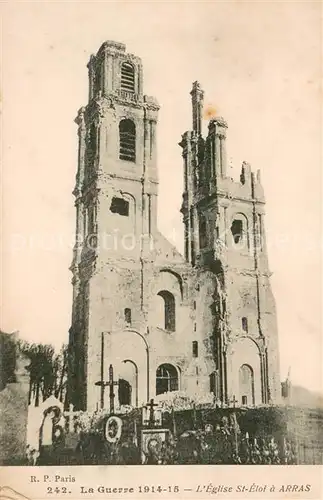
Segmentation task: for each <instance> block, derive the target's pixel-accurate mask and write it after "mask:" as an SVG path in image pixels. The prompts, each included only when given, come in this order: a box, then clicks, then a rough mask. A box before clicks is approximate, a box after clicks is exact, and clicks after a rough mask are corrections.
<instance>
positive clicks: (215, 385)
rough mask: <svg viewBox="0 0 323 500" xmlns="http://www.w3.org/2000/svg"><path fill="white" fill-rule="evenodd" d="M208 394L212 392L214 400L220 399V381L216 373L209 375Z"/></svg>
mask: <svg viewBox="0 0 323 500" xmlns="http://www.w3.org/2000/svg"><path fill="white" fill-rule="evenodd" d="M210 392H213V394H214V396H215V398H216V399H220V381H219V374H218V372H217V371H214V372H212V373H211V374H210Z"/></svg>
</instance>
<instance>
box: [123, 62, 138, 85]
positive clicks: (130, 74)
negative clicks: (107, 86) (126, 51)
mask: <svg viewBox="0 0 323 500" xmlns="http://www.w3.org/2000/svg"><path fill="white" fill-rule="evenodd" d="M121 90H125V91H126V92H134V91H135V68H134V66H133V65H132V64H131V63H130V62H123V63H122V64H121Z"/></svg>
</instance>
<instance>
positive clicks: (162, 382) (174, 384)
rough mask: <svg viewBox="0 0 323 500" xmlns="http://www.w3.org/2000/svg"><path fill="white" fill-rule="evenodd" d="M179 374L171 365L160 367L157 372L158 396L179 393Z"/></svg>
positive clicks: (166, 364) (165, 364)
mask: <svg viewBox="0 0 323 500" xmlns="http://www.w3.org/2000/svg"><path fill="white" fill-rule="evenodd" d="M178 389H179V372H178V370H177V368H176V367H175V366H174V365H172V364H170V363H163V364H162V365H159V367H158V368H157V370H156V396H158V395H159V394H164V393H165V392H172V391H178Z"/></svg>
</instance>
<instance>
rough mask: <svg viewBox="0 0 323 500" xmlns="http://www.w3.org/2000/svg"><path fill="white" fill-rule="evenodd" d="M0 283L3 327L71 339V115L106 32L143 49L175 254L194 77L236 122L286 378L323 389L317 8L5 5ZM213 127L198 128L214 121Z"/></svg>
mask: <svg viewBox="0 0 323 500" xmlns="http://www.w3.org/2000/svg"><path fill="white" fill-rule="evenodd" d="M1 11H2V15H3V20H2V29H3V49H2V62H3V78H2V85H3V107H2V111H3V132H4V135H3V137H4V140H3V148H2V150H3V159H4V168H3V193H2V208H3V216H4V219H3V246H4V258H3V277H4V279H3V282H2V303H3V304H2V305H3V307H2V317H1V326H2V328H3V329H5V330H6V331H12V330H19V331H20V333H21V336H22V337H23V338H27V339H29V340H32V341H38V342H39V341H42V342H51V343H54V344H55V346H59V345H60V343H61V342H63V341H67V335H68V329H69V327H70V321H71V300H72V287H71V284H70V279H71V274H70V272H69V270H68V267H69V265H70V263H71V258H72V245H73V238H74V229H75V213H74V206H73V203H74V199H73V196H72V190H73V187H74V180H75V173H76V167H77V127H76V125H75V123H74V118H75V116H76V112H77V110H78V109H79V108H80V107H81V106H82V105H85V104H86V100H87V92H88V89H87V85H88V80H87V78H88V76H87V68H86V64H87V62H88V60H89V57H90V55H91V53H95V52H96V51H97V50H98V48H99V47H100V45H101V44H102V43H103V42H104V41H105V40H107V39H110V40H116V41H121V42H124V43H125V44H126V45H127V50H128V51H129V52H131V53H134V54H136V55H138V56H140V57H141V58H142V61H143V65H144V91H145V93H146V94H148V95H153V96H156V97H157V99H158V101H159V103H160V105H161V110H160V119H159V125H158V165H159V172H160V189H159V193H160V196H159V227H160V229H161V230H162V231H163V232H164V234H165V235H166V236H171V237H173V238H174V235H175V240H176V241H175V244H176V245H177V246H178V247H179V249H181V248H182V233H183V231H182V223H181V217H180V213H179V208H180V204H181V195H182V158H181V149H180V147H179V146H178V142H179V140H180V137H181V134H182V133H183V132H184V131H185V130H188V129H190V128H191V109H190V96H189V92H190V90H191V85H192V82H193V81H194V80H199V81H200V83H201V85H202V88H203V89H204V90H205V103H206V105H208V106H212V107H213V108H215V109H216V112H217V113H218V114H219V115H222V116H224V118H225V119H226V120H227V122H228V125H229V129H228V141H227V144H228V157H229V158H232V161H231V163H232V165H233V166H232V168H231V173H230V175H232V176H233V177H236V178H238V175H239V169H240V165H241V162H242V161H243V160H246V161H249V162H250V163H251V165H252V168H253V169H254V170H256V169H258V168H260V169H261V172H262V182H263V185H264V188H265V194H266V199H267V206H266V213H267V215H266V221H265V223H266V231H267V241H268V252H269V263H270V269H271V271H272V272H273V276H272V286H273V290H274V294H275V297H276V302H277V311H278V325H279V339H280V351H281V353H280V354H281V375H282V378H284V377H285V376H286V374H287V371H288V367H289V366H291V378H292V380H293V382H294V383H297V384H301V385H304V386H306V387H308V388H310V389H315V390H317V389H320V384H321V380H322V379H321V368H320V366H321V356H322V346H321V338H322V337H321V312H320V305H321V304H320V302H321V296H320V281H321V249H322V243H321V229H322V227H321V205H320V203H321V158H320V152H321V151H320V150H321V148H320V146H321V144H320V136H321V114H320V112H321V101H320V98H321V95H320V86H319V85H320V78H321V67H320V56H321V33H320V3H319V2H310V1H306V2H205V3H204V2H194V3H193V2H187V3H184V2H169V3H168V2H167V3H166V2H160V3H159V2H151V3H145V2H142V3H141V2H129V3H123V2H118V3H99V2H97V3H96V2H91V3H87V2H79V3H75V2H73V3H72V2H71V3H69V2H59V3H58V2H57V3H54V2H53V3H49V2H44V3H36V2H34V3H27V2H21V3H14V2H10V4H9V3H8V4H2V6H1ZM206 124H207V123H206V122H205V123H204V127H205V128H206Z"/></svg>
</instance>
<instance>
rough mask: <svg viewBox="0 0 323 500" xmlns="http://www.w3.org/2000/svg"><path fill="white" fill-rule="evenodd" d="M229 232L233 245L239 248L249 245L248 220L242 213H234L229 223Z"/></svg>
mask: <svg viewBox="0 0 323 500" xmlns="http://www.w3.org/2000/svg"><path fill="white" fill-rule="evenodd" d="M231 234H232V240H233V244H234V245H239V248H241V247H242V248H248V247H249V238H248V220H247V218H246V216H245V215H244V214H236V215H235V216H234V219H233V220H232V223H231Z"/></svg>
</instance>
